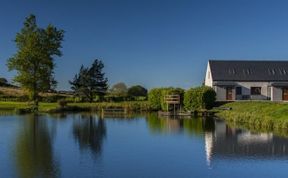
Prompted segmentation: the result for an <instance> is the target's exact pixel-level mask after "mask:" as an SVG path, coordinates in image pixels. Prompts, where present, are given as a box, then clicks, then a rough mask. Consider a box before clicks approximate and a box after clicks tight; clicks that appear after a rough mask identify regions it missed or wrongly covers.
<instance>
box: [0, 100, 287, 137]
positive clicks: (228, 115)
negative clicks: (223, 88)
mask: <svg viewBox="0 0 288 178" xmlns="http://www.w3.org/2000/svg"><path fill="white" fill-rule="evenodd" d="M109 108H111V109H112V110H113V108H120V110H123V113H122V112H120V113H119V114H126V115H127V114H128V113H129V114H131V113H135V112H137V113H139V112H142V113H150V112H154V111H155V109H154V108H153V107H152V106H151V103H150V102H149V101H129V102H114V103H108V102H102V103H66V104H65V105H62V106H61V105H60V104H59V103H40V104H39V112H40V113H65V112H74V113H75V112H94V111H97V112H99V111H100V112H101V111H103V110H105V109H108V110H109ZM219 108H220V109H219ZM221 108H222V109H221ZM223 108H229V109H223ZM0 110H1V111H2V112H7V111H9V112H16V113H17V114H27V113H29V112H30V110H29V103H26V102H0ZM195 111H198V112H199V111H200V113H201V112H210V113H213V114H214V113H216V114H215V115H216V116H217V117H219V118H221V119H223V120H225V121H227V122H228V123H229V124H230V125H237V126H241V127H244V128H248V129H251V130H255V131H271V132H277V133H278V134H279V135H286V132H287V130H288V104H286V103H283V102H282V103H275V102H268V101H266V102H265V101H261V102H260V101H242V102H231V103H226V104H224V105H222V106H220V107H217V108H213V109H211V110H195ZM189 112H190V113H191V111H189ZM193 112H194V111H193ZM186 113H187V112H186ZM191 116H193V114H191Z"/></svg>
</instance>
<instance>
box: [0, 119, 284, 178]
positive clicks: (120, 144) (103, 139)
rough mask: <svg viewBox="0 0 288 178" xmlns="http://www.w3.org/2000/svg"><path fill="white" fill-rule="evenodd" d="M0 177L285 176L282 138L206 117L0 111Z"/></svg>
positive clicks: (234, 177)
mask: <svg viewBox="0 0 288 178" xmlns="http://www.w3.org/2000/svg"><path fill="white" fill-rule="evenodd" d="M0 153H1V154H0V163H1V164H0V177H3V178H10V177H13V178H14V177H23V178H32V177H49V178H50V177H63V178H73V177H81V178H82V177H109V178H113V177H165V178H166V177H204V178H205V177H221V178H223V177H231V176H233V178H236V177H239V178H240V177H241V178H243V177H262V178H263V177H277V178H279V177H287V176H288V172H287V170H288V159H287V158H288V139H287V138H284V137H278V136H275V135H273V134H272V133H253V132H251V131H248V130H242V129H238V128H231V127H229V126H228V125H227V124H226V123H225V122H224V121H221V120H218V119H213V118H190V119H167V118H158V117H157V115H156V114H143V115H135V116H131V117H129V118H121V117H115V116H113V117H105V118H99V116H98V115H97V114H91V113H80V114H62V115H41V116H34V115H9V114H6V115H5V116H4V115H3V116H0Z"/></svg>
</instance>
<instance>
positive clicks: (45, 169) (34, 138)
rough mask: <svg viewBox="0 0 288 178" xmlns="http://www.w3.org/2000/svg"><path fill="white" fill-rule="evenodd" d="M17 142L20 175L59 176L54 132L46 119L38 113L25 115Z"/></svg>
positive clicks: (16, 153) (17, 167)
mask: <svg viewBox="0 0 288 178" xmlns="http://www.w3.org/2000/svg"><path fill="white" fill-rule="evenodd" d="M23 117H25V118H23V123H22V124H23V125H21V129H20V130H19V132H18V135H17V137H16V144H15V150H14V151H15V153H14V154H15V156H14V158H15V164H16V169H17V172H18V175H19V177H23V178H33V177H49V178H51V177H58V176H59V169H58V166H59V165H58V162H57V161H56V160H55V158H54V155H53V146H52V144H53V143H52V142H53V139H52V137H53V134H52V132H51V130H49V129H48V126H47V123H46V120H45V119H44V118H39V116H37V115H29V116H23Z"/></svg>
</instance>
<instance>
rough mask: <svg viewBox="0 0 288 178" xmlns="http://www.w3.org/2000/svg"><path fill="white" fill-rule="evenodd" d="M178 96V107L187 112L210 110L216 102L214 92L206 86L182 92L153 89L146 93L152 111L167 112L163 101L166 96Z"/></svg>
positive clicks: (180, 90)
mask: <svg viewBox="0 0 288 178" xmlns="http://www.w3.org/2000/svg"><path fill="white" fill-rule="evenodd" d="M171 94H178V95H180V100H181V103H180V106H182V107H183V106H184V108H185V110H187V111H195V110H201V109H211V108H212V107H213V105H214V103H215V100H216V93H215V91H214V90H213V89H212V88H210V87H206V86H201V87H196V88H191V89H189V90H186V91H185V90H183V89H181V88H172V87H170V88H154V89H151V90H150V91H149V93H148V101H149V103H150V107H151V109H153V110H167V104H166V102H165V100H164V98H165V96H166V95H171Z"/></svg>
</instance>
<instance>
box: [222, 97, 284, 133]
mask: <svg viewBox="0 0 288 178" xmlns="http://www.w3.org/2000/svg"><path fill="white" fill-rule="evenodd" d="M222 107H231V108H232V110H221V111H219V113H217V116H218V117H220V118H222V119H224V120H226V121H228V122H230V123H232V124H236V125H237V124H238V125H243V126H245V127H248V128H252V129H256V130H265V131H267V130H268V131H275V130H278V131H280V130H281V132H282V131H283V130H285V132H286V131H287V133H288V103H275V102H269V101H267V102H266V101H241V102H233V103H228V104H225V105H223V106H222Z"/></svg>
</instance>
